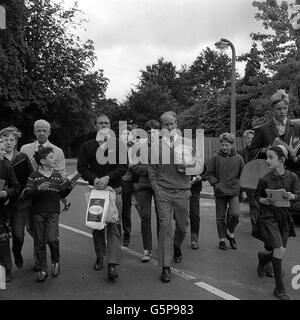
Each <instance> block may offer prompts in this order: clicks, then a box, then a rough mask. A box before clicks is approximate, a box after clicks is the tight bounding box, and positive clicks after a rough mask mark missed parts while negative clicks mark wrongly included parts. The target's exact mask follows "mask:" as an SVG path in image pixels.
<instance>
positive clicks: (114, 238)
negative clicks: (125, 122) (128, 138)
mask: <svg viewBox="0 0 300 320" xmlns="http://www.w3.org/2000/svg"><path fill="white" fill-rule="evenodd" d="M96 127H97V131H98V133H97V136H96V139H92V140H89V141H87V142H85V143H84V144H83V145H82V146H81V149H80V153H79V156H78V162H77V169H78V172H79V173H80V174H81V175H82V178H83V179H84V180H87V181H88V182H89V184H90V185H92V186H94V187H95V188H96V189H98V190H103V189H105V188H106V186H110V187H112V188H113V189H114V190H115V191H116V206H117V209H118V213H119V218H120V217H121V212H122V195H121V192H122V190H121V181H122V176H123V175H124V174H125V172H126V171H127V165H126V164H120V161H119V160H120V158H121V157H123V158H124V160H125V161H124V163H126V162H127V146H126V145H124V147H123V148H122V145H121V146H120V149H121V150H120V152H119V143H121V142H119V140H118V139H117V138H116V137H115V135H114V132H113V131H111V130H110V120H109V118H108V117H107V116H106V115H103V114H102V115H99V116H98V117H97V119H96ZM119 220H121V219H119ZM105 229H107V244H106V242H105ZM105 229H102V230H93V240H94V246H95V252H96V256H97V260H96V262H95V264H94V270H96V271H99V270H101V269H102V268H103V257H104V256H106V255H107V263H108V278H109V279H110V280H113V279H114V278H117V277H118V274H117V271H116V265H118V264H119V254H120V249H121V228H120V222H118V223H108V224H107V226H106V228H105Z"/></svg>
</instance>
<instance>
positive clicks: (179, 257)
mask: <svg viewBox="0 0 300 320" xmlns="http://www.w3.org/2000/svg"><path fill="white" fill-rule="evenodd" d="M181 261H182V253H181V250H180V248H178V247H176V246H175V245H174V262H175V263H180V262H181Z"/></svg>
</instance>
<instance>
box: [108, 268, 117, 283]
mask: <svg viewBox="0 0 300 320" xmlns="http://www.w3.org/2000/svg"><path fill="white" fill-rule="evenodd" d="M118 276H119V275H118V273H117V270H116V267H115V266H114V265H108V279H109V280H114V279H116V278H118Z"/></svg>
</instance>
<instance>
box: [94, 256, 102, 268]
mask: <svg viewBox="0 0 300 320" xmlns="http://www.w3.org/2000/svg"><path fill="white" fill-rule="evenodd" d="M102 268H103V258H102V257H101V258H97V260H96V262H95V263H94V270H95V271H100V270H101V269H102Z"/></svg>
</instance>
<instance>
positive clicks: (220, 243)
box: [219, 241, 228, 250]
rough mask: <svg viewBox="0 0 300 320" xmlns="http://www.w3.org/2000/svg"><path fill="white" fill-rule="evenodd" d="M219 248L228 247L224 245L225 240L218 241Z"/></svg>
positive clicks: (224, 248)
mask: <svg viewBox="0 0 300 320" xmlns="http://www.w3.org/2000/svg"><path fill="white" fill-rule="evenodd" d="M219 249H221V250H227V249H228V247H227V246H226V243H225V241H220V242H219Z"/></svg>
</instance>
